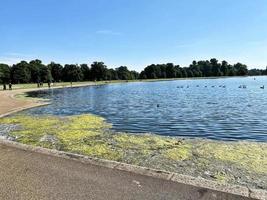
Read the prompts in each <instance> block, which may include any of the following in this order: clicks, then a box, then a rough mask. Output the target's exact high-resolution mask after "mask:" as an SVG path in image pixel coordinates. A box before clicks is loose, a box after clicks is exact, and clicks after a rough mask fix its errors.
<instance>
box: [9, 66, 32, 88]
mask: <svg viewBox="0 0 267 200" xmlns="http://www.w3.org/2000/svg"><path fill="white" fill-rule="evenodd" d="M11 77H12V82H13V83H29V82H30V80H31V72H30V65H29V63H27V62H26V61H21V62H20V63H18V64H15V65H13V66H12V68H11Z"/></svg>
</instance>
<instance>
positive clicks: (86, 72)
mask: <svg viewBox="0 0 267 200" xmlns="http://www.w3.org/2000/svg"><path fill="white" fill-rule="evenodd" d="M81 71H82V74H83V80H84V81H89V80H91V70H90V68H89V67H88V65H87V64H81Z"/></svg>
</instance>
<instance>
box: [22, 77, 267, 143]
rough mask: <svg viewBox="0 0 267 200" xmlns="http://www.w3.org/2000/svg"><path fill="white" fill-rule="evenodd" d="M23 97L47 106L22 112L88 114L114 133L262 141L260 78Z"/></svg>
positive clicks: (265, 103) (264, 118)
mask: <svg viewBox="0 0 267 200" xmlns="http://www.w3.org/2000/svg"><path fill="white" fill-rule="evenodd" d="M243 85H245V86H246V87H244V88H243ZM262 85H265V87H266V88H265V89H261V88H260V87H261V86H262ZM240 86H242V87H241V88H240ZM29 95H30V96H32V97H39V98H48V99H50V100H51V102H52V104H51V105H48V106H45V107H38V108H33V109H30V110H27V111H24V112H26V113H29V114H34V115H47V114H52V115H77V114H84V113H92V114H96V115H99V116H102V117H104V118H106V119H107V121H108V122H110V123H112V125H113V129H114V130H115V131H120V132H130V133H148V132H149V133H155V134H159V135H165V136H182V137H190V138H208V139H216V140H255V141H265V142H266V141H267V77H266V76H264V77H244V78H239V77H238V78H220V79H188V80H176V81H159V82H133V83H117V84H107V85H101V86H88V87H80V88H66V89H52V90H47V91H37V92H31V93H29Z"/></svg>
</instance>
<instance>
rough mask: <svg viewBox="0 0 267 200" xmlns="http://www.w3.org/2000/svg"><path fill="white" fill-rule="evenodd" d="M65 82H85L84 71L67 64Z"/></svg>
mask: <svg viewBox="0 0 267 200" xmlns="http://www.w3.org/2000/svg"><path fill="white" fill-rule="evenodd" d="M63 80H64V81H69V82H76V81H81V80H83V74H82V70H81V68H80V67H79V66H78V65H74V64H70V65H68V64H66V65H65V67H64V68H63Z"/></svg>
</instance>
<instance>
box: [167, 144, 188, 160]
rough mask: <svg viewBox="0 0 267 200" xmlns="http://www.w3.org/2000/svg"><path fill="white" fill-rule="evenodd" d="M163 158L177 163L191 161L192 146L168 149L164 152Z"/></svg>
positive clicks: (184, 145) (185, 145) (186, 145)
mask: <svg viewBox="0 0 267 200" xmlns="http://www.w3.org/2000/svg"><path fill="white" fill-rule="evenodd" d="M163 156H164V157H166V158H168V159H172V160H175V161H179V160H187V159H190V158H191V157H192V145H191V144H182V145H179V147H176V148H173V149H168V150H166V151H165V152H163Z"/></svg>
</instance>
